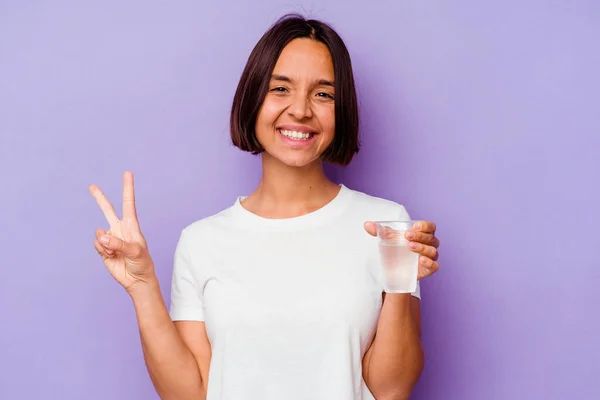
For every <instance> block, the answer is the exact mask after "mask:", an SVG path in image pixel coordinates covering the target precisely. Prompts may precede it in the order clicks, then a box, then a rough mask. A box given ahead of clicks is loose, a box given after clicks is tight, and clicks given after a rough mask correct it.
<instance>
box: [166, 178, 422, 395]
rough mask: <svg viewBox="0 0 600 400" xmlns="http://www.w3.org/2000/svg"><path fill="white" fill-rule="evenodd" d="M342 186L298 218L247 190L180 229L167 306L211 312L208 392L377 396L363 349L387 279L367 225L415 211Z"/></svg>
mask: <svg viewBox="0 0 600 400" xmlns="http://www.w3.org/2000/svg"><path fill="white" fill-rule="evenodd" d="M340 186H341V189H340V192H339V194H338V195H337V196H336V197H335V198H334V199H333V200H332V201H331V202H329V203H328V204H327V205H325V206H324V207H322V208H320V209H319V210H317V211H314V212H312V213H309V214H306V215H302V216H299V217H294V218H286V219H267V218H262V217H259V216H257V215H255V214H253V213H251V212H250V211H248V210H246V209H245V208H244V207H243V206H242V205H241V201H242V200H243V199H244V197H239V198H238V199H237V200H236V201H235V203H234V204H233V206H231V207H230V208H227V209H226V210H224V211H222V212H220V213H218V214H216V215H213V216H210V217H208V218H205V219H202V220H200V221H197V222H195V223H193V224H191V225H190V226H188V227H186V228H185V229H184V230H183V232H182V234H181V237H180V239H179V243H178V245H177V249H176V252H175V266H174V271H173V282H172V291H171V309H170V314H171V318H172V319H173V320H174V321H176V320H191V321H205V325H206V330H207V333H208V337H209V340H210V343H211V348H212V359H211V364H210V371H209V379H208V397H207V399H208V400H216V399H219V400H247V399H249V400H271V399H274V400H325V399H326V400H331V399H336V400H358V399H361V400H371V399H373V398H374V397H373V395H372V394H371V392H370V391H369V389H368V388H367V386H366V384H365V383H364V380H363V378H362V358H363V356H364V354H365V352H366V351H367V349H368V348H369V346H370V344H371V342H372V340H373V337H374V335H375V330H376V326H377V320H378V318H379V313H380V310H381V305H382V285H381V274H380V272H379V265H380V264H379V253H378V246H377V239H376V238H374V237H372V236H370V235H369V234H368V233H367V232H366V231H365V229H364V227H363V225H364V222H365V221H372V220H398V219H400V220H406V219H409V216H408V214H407V212H406V210H405V209H404V207H403V206H401V205H399V204H397V203H394V202H391V201H388V200H384V199H380V198H376V197H372V196H369V195H366V194H364V193H361V192H358V191H354V190H351V189H349V188H347V187H346V186H344V185H340ZM413 295H414V296H417V297H419V287H418V286H417V291H416V292H415V293H413Z"/></svg>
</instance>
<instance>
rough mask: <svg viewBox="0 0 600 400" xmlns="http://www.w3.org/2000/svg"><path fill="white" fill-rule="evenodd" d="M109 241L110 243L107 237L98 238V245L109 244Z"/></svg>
mask: <svg viewBox="0 0 600 400" xmlns="http://www.w3.org/2000/svg"><path fill="white" fill-rule="evenodd" d="M109 241H110V237H108V236H106V235H105V236H102V237H101V238H100V243H102V244H108V242H109Z"/></svg>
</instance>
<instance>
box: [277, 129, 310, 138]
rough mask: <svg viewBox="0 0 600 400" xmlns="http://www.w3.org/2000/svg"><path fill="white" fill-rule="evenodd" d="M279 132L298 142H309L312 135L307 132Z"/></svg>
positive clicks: (284, 130)
mask: <svg viewBox="0 0 600 400" xmlns="http://www.w3.org/2000/svg"><path fill="white" fill-rule="evenodd" d="M279 132H281V134H282V135H283V136H286V137H289V138H291V139H296V140H308V139H309V138H310V133H305V132H296V131H288V130H286V129H280V130H279Z"/></svg>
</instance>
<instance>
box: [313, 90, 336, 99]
mask: <svg viewBox="0 0 600 400" xmlns="http://www.w3.org/2000/svg"><path fill="white" fill-rule="evenodd" d="M317 96H318V97H322V98H324V99H330V100H334V99H335V98H334V97H333V95H332V94H329V93H326V92H319V93H317Z"/></svg>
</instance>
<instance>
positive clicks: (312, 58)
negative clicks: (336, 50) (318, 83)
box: [273, 38, 334, 80]
mask: <svg viewBox="0 0 600 400" xmlns="http://www.w3.org/2000/svg"><path fill="white" fill-rule="evenodd" d="M273 72H274V73H277V74H282V75H291V76H311V77H314V76H318V77H319V78H322V79H331V80H333V76H334V72H333V60H332V59H331V53H330V52H329V48H327V46H326V45H325V44H324V43H321V42H317V41H316V40H313V39H308V38H302V39H294V40H292V41H291V42H289V43H288V44H287V45H286V46H285V47H284V48H283V50H282V51H281V54H280V56H279V59H278V60H277V63H276V64H275V69H274V71H273Z"/></svg>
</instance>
